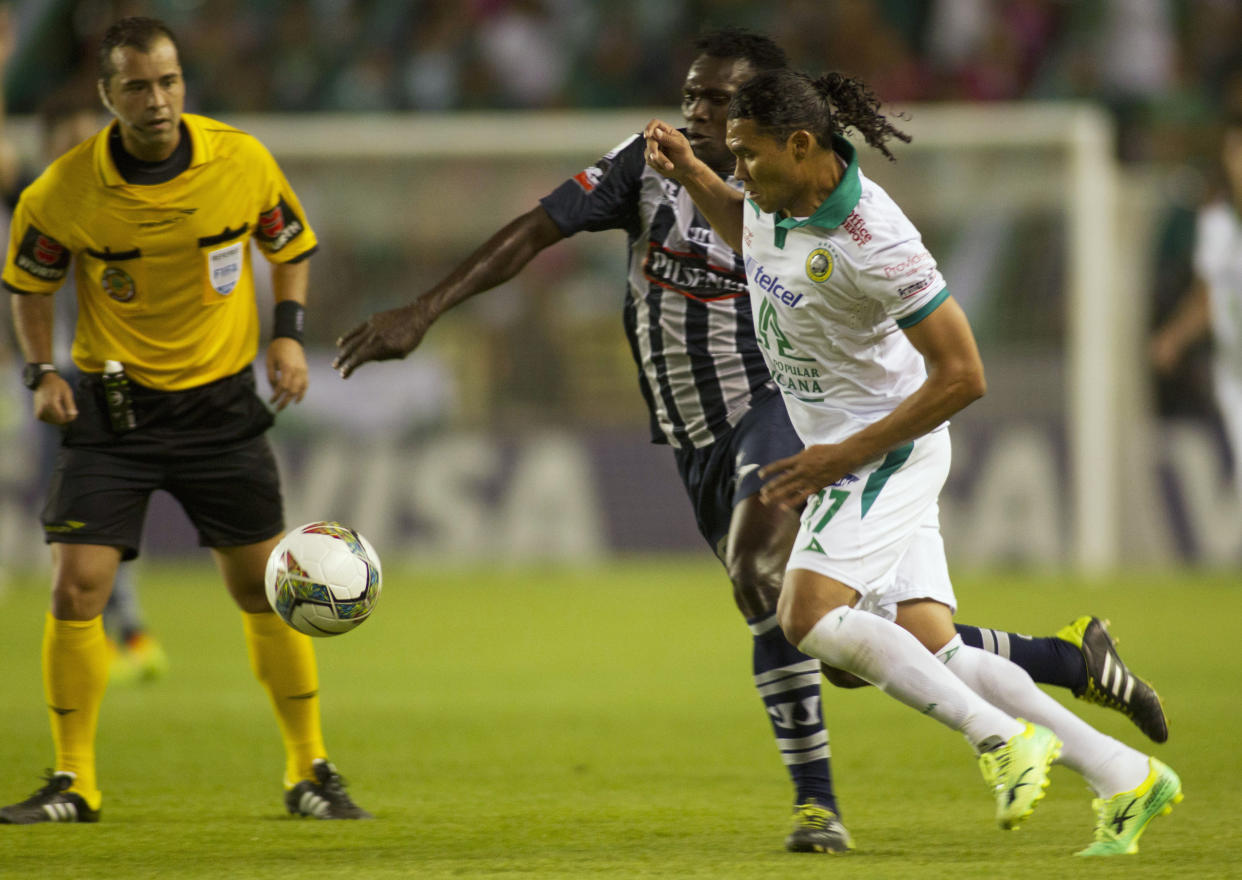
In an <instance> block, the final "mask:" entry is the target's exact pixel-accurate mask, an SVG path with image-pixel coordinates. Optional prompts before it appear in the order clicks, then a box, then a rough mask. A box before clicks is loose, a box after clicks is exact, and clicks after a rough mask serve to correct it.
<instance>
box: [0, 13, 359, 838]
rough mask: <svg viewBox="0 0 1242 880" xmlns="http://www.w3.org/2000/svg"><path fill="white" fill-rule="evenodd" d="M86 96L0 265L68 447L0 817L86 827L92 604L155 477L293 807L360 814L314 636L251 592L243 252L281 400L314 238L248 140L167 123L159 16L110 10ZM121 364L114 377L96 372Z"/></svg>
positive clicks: (325, 814) (248, 341)
mask: <svg viewBox="0 0 1242 880" xmlns="http://www.w3.org/2000/svg"><path fill="white" fill-rule="evenodd" d="M98 88H99V96H100V98H101V99H102V100H103V103H104V106H105V107H107V109H108V110H109V111H110V112H111V113H112V114H113V115H114V116H115V117H116V119H115V120H114V121H113V122H112V123H111V124H110V125H108V126H107V128H105V129H104V130H103V131H101V132H99V133H98V134H96V135H95V136H94V137H91V138H89V139H87V140H86V141H84V142H83V143H81V144H80V145H78V146H77V147H75V148H73V149H71V150H70V151H69V152H68V153H66V154H65V155H64V156H62V157H61V158H60V159H58V160H57V161H56V162H54V163H53V164H52V165H51V166H50V167H49V168H48V169H47V171H45V172H44V173H43V175H42V176H41V177H39V179H38V180H36V181H35V182H34V183H33V184H32V185H31V186H30V187H29V188H28V189H26V190H25V192H24V193H23V194H22V197H21V200H20V202H19V203H18V206H17V210H16V212H15V214H14V216H13V222H12V227H11V232H10V240H9V248H8V255H7V258H6V260H5V265H4V271H3V284H4V286H5V287H6V288H8V290H9V291H10V292H11V293H12V294H13V297H12V300H13V317H14V324H15V328H16V332H17V338H18V342H19V344H20V345H21V347H22V351H23V353H24V354H25V358H26V361H27V363H26V367H25V373H24V379H25V383H26V385H27V387H28V388H29V389H30V390H31V391H32V392H33V395H34V411H35V414H36V416H37V417H38V418H39V419H41V420H43V421H45V422H50V423H52V424H55V425H59V426H61V429H62V441H61V448H60V450H59V454H58V458H57V462H56V470H55V472H54V474H53V476H52V480H51V484H50V487H49V490H48V497H47V502H46V505H45V507H44V510H43V517H42V522H43V528H44V533H45V539H46V541H47V542H48V544H50V546H51V553H52V579H53V580H52V607H51V611H50V613H49V614H48V615H47V618H46V622H45V625H44V636H43V686H44V693H45V696H46V698H47V703H48V709H49V718H50V720H51V726H52V741H53V745H54V748H55V763H54V764H53V769H52V771H51V773H50V774H49V775H48V777H47V779H46V784H45V785H44V786H43V787H42V788H41V789H40V790H39V791H37V792H35V793H34V794H33V795H32V796H31V797H29V798H27V799H26V800H25V801H22V802H21V803H17V804H12V805H10V806H7V807H4V808H3V809H0V823H13V824H31V823H35V822H55V821H59V822H95V821H98V819H99V816H100V805H101V801H102V795H101V792H100V789H99V786H98V783H97V780H96V773H95V730H96V723H97V719H98V715H99V706H100V702H101V700H102V697H103V692H104V688H105V686H106V684H107V673H108V654H107V648H106V643H105V639H104V629H103V624H102V619H101V616H100V615H101V612H102V610H103V607H104V605H105V603H106V602H107V599H108V593H109V591H110V590H111V587H112V582H113V578H114V575H115V574H116V570H117V566H118V564H119V563H120V562H121V560H123V559H132V558H134V557H135V556H137V555H138V548H139V544H140V540H141V533H142V524H143V519H144V516H145V513H146V507H147V501H148V499H149V498H150V495H151V492H152V491H154V490H156V489H164V490H166V491H167V492H169V493H170V494H171V495H172V496H173V497H174V498H176V499H177V501H178V503H180V505H181V506H182V508H183V509H184V510H185V512H186V514H187V515H188V516H189V518H190V520H191V522H192V523H193V524H194V527H195V529H196V530H197V532H198V536H199V541H200V543H201V544H203V545H204V546H207V547H210V548H211V551H212V555H213V557H214V558H215V561H216V564H217V566H218V568H219V570H220V572H221V574H222V575H223V578H224V582H225V586H226V587H227V588H228V591H229V593H230V594H231V595H232V597H233V599H234V601H235V602H236V603H237V605H238V606H239V607H240V609H241V611H242V624H243V628H244V630H245V637H246V643H247V646H248V649H249V653H250V660H251V666H252V668H253V669H254V673H255V675H256V677H257V678H258V679H259V681H260V682H262V684H263V686H264V687H265V688H266V689H267V691H268V694H269V695H270V697H271V700H272V704H273V706H274V707H275V710H276V717H277V721H278V722H279V726H280V732H281V736H282V738H283V739H284V744H285V750H286V755H287V759H286V766H285V790H286V791H285V805H286V807H287V809H288V810H289V812H291V813H294V814H299V815H310V816H315V817H317V818H321V819H360V818H368V817H369V815H370V814H369V813H367V812H366V811H365V810H363V809H361V808H360V807H358V806H357V805H356V804H354V803H353V801H352V800H351V799H350V797H349V795H348V794H347V793H346V791H345V788H344V784H343V782H342V780H341V777H340V776H339V775H338V774H337V772H336V770H335V768H334V767H333V765H332V764H330V763H329V762H328V760H327V755H326V751H325V749H324V745H323V736H322V732H321V729H320V721H319V700H318V689H319V684H318V673H317V670H316V666H315V655H314V651H313V649H312V647H311V641H310V639H309V638H307V637H306V636H304V635H302V634H300V633H297V632H295V631H294V630H293V629H291V628H290V627H288V626H286V625H285V624H284V623H283V622H282V621H281V620H280V619H279V618H278V617H276V615H275V614H273V613H272V612H271V609H270V608H269V607H268V604H267V600H266V598H265V596H264V587H263V574H264V567H265V564H266V561H267V557H268V554H269V553H270V551H271V550H272V548H273V547H274V546H275V545H276V543H277V541H278V540H279V539H280V537H281V534H282V533H283V531H284V512H283V508H282V501H281V493H280V481H279V474H278V472H277V468H276V462H275V459H274V457H273V455H272V451H271V448H270V446H269V445H268V442H267V439H266V437H265V432H266V431H267V429H268V428H269V427H271V425H272V422H273V416H272V413H271V411H270V410H269V409H268V407H266V406H265V405H264V404H263V401H262V400H260V399H259V397H258V396H257V395H256V392H255V378H254V371H253V369H252V367H251V363H252V361H253V360H254V358H255V356H256V354H257V352H258V344H259V316H258V311H257V308H256V303H255V293H254V276H253V267H252V265H251V246H250V245H251V241H252V240H253V241H254V242H256V243H257V245H258V250H259V251H260V252H261V253H262V254H263V256H264V257H265V258H266V260H267V261H268V262H269V264H270V265H271V271H272V287H273V289H274V291H275V299H276V316H275V329H274V332H273V338H272V340H271V342H270V343H269V345H268V348H267V358H266V366H267V378H268V381H269V383H270V385H271V388H272V395H271V401H270V402H271V403H272V405H273V406H274V407H275V409H277V410H280V409H283V408H284V407H285V406H286V405H288V404H289V403H291V402H298V401H300V400H301V399H302V397H303V395H304V394H305V393H306V387H307V367H306V355H305V353H304V351H303V349H302V341H301V337H302V326H303V314H304V310H305V303H306V292H307V286H308V279H309V263H308V261H307V258H308V257H310V255H311V254H312V253H313V252H314V251H315V249H316V239H315V233H314V232H313V231H312V230H311V228H310V226H309V225H308V224H307V222H306V218H305V216H304V214H303V212H302V207H301V205H300V203H299V202H298V199H297V196H295V195H294V193H293V190H292V189H290V187H289V184H288V182H287V181H286V180H285V178H284V175H283V174H282V173H281V171H280V168H279V167H277V165H276V162H275V161H274V160H273V159H272V157H271V155H270V154H269V153H268V152H267V150H266V149H265V148H264V147H263V145H262V144H260V143H259V142H258V141H257V140H255V139H254V138H253V137H251V136H249V135H247V134H245V133H244V132H241V131H238V130H237V129H235V128H231V127H230V126H227V125H224V124H222V123H219V122H216V121H215V120H212V119H207V118H205V117H202V116H195V115H190V114H184V115H183V114H182V107H183V105H184V101H185V83H184V80H183V79H182V73H181V63H180V58H179V52H178V48H177V40H176V38H175V37H174V35H173V33H172V31H171V30H170V29H169V28H168V27H167V26H166V25H165V24H164V23H163V22H160V21H158V20H155V19H151V18H125V19H122V20H120V21H118V22H116V23H115V24H113V25H112V26H111V27H110V28H109V29H108V31H107V33H106V34H105V35H104V38H103V41H102V43H101V45H100V47H99V81H98ZM71 264H72V266H73V268H74V271H75V273H76V275H75V277H76V282H77V295H78V300H79V302H78V307H79V313H78V322H77V328H76V330H75V333H74V340H73V352H72V356H73V361H74V363H75V364H76V366H77V367H78V369H79V370H80V371H81V372H82V374H83V377H82V379H81V381H80V382H79V383H78V386H77V388H76V389H73V388H71V387H70V386H69V384H68V383H67V382H65V381H64V379H62V378H61V376H60V375H58V373H57V369H56V365H55V364H54V363H53V362H52V315H53V303H52V298H51V295H52V294H53V293H55V292H56V290H57V289H58V288H59V287H60V286H61V284H62V283H63V282H64V280H65V277H66V275H67V274H68V272H69V269H70V265H71ZM117 364H119V365H120V367H121V369H122V370H123V374H122V375H121V376H115V375H112V371H113V370H115V368H116V365H117ZM106 369H107V370H108V373H109V374H108V375H107V376H105V370H106ZM105 382H107V390H106V393H105Z"/></svg>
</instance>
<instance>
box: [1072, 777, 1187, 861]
mask: <svg viewBox="0 0 1242 880" xmlns="http://www.w3.org/2000/svg"><path fill="white" fill-rule="evenodd" d="M1147 760H1148V761H1149V762H1150V764H1151V772H1150V773H1148V774H1147V778H1146V779H1144V780H1143V784H1142V785H1140V786H1139V787H1138V788H1135V789H1132V790H1131V791H1123V792H1122V793H1121V794H1115V795H1113V796H1112V797H1110V798H1109V799H1108V800H1106V801H1102V800H1100V799H1099V798H1096V799H1095V800H1093V801H1092V802H1091V806H1092V808H1094V809H1095V814H1096V820H1095V842H1094V843H1092V844H1091V845H1090V846H1089V847H1087V848H1086V849H1084V850H1080V851H1079V852H1077V853H1075V855H1080V856H1121V855H1133V854H1134V853H1136V852H1138V840H1139V838H1140V837H1141V836H1142V835H1143V832H1144V831H1145V830H1147V823H1148V822H1150V821H1151V820H1152V819H1154V818H1156V817H1157V816H1167V815H1168V814H1169V813H1171V812H1173V805H1174V804H1179V803H1181V802H1182V781H1181V780H1180V779H1179V778H1178V777H1177V774H1176V773H1174V772H1173V770H1172V769H1171V768H1170V767H1168V766H1167V765H1166V764H1164V763H1163V762H1161V761H1157V760H1156V759H1155V758H1148V759H1147Z"/></svg>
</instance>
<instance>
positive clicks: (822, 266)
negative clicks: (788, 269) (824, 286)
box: [806, 248, 832, 284]
mask: <svg viewBox="0 0 1242 880" xmlns="http://www.w3.org/2000/svg"><path fill="white" fill-rule="evenodd" d="M830 275H832V254H831V252H829V251H828V250H827V249H826V248H816V249H815V250H813V251H811V252H810V253H809V254H807V257H806V277H807V278H810V279H811V280H812V281H814V282H815V283H816V284H820V283H821V282H824V281H827V280H828V277H829V276H830Z"/></svg>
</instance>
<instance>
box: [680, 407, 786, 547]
mask: <svg viewBox="0 0 1242 880" xmlns="http://www.w3.org/2000/svg"><path fill="white" fill-rule="evenodd" d="M802 448H803V447H802V440H801V439H800V438H799V437H798V432H797V431H795V430H794V427H793V423H792V422H790V421H789V413H787V412H786V411H785V403H784V401H782V400H781V396H780V393H779V392H778V393H774V394H772V395H770V396H768V397H765V398H763V399H762V400H759V401H757V402H756V403H755V405H754V407H753V408H752V409H751V411H750V412H748V413H747V414H746V415H744V416H742V420H741V421H740V422H738V423H737V427H735V428H734V429H733V430H732V431H731V432H730V433H729V435H728V436H727V437H725V438H723V439H721V440H717V441H716V442H715V443H713V444H712V445H711V446H706V447H703V448H702V449H677V450H674V455H675V456H676V458H677V472H678V473H679V474H681V481H682V483H683V484H684V485H685V487H686V493H687V494H688V495H689V496H690V503H691V504H692V505H694V518H695V521H696V522H698V525H699V533H700V534H701V535H702V536H703V537H704V538H706V539H707V543H708V544H709V545H711V548H712V551H713V552H714V553H715V554H716V556H717V557H719V558H720V559H721V560H723V559H724V550H725V546H724V545H725V540H726V539H727V538H728V537H729V522H730V520H732V518H733V508H735V507H737V505H738V504H740V503H741V502H742V501H743V500H744V499H746V498H749V497H750V496H751V495H755V494H757V493H758V492H759V489H760V488H761V487H762V486H763V480H761V479H760V478H759V469H760V468H761V467H763V466H764V465H766V464H769V463H771V462H774V461H776V460H777V459H781V458H788V457H789V456H791V455H796V454H798V453H799V452H801V451H802Z"/></svg>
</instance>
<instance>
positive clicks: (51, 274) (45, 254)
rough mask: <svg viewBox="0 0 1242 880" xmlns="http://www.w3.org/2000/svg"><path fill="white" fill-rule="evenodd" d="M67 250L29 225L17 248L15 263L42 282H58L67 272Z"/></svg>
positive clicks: (68, 255)
mask: <svg viewBox="0 0 1242 880" xmlns="http://www.w3.org/2000/svg"><path fill="white" fill-rule="evenodd" d="M70 256H71V255H70V253H69V249H68V248H67V247H65V246H64V245H63V244H61V243H60V242H59V241H57V240H56V239H54V238H52V236H50V235H48V234H47V233H45V232H42V231H41V230H39V229H38V228H37V227H35V226H33V225H31V226H28V227H26V234H25V235H24V236H22V243H21V244H20V245H18V248H17V258H16V263H17V265H18V267H19V268H21V269H24V270H25V271H27V272H29V273H30V274H31V275H33V276H34V277H36V278H38V279H40V280H42V281H60V280H61V279H62V278H64V277H65V275H66V273H68V271H69V258H70Z"/></svg>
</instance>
